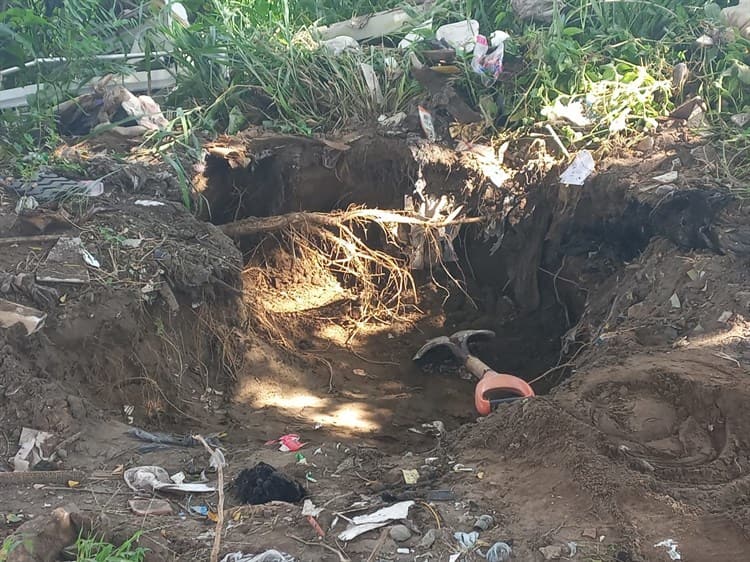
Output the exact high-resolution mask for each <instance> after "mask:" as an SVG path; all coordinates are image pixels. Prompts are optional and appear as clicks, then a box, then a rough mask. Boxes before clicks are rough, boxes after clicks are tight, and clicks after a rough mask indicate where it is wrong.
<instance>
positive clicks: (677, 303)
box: [669, 293, 682, 308]
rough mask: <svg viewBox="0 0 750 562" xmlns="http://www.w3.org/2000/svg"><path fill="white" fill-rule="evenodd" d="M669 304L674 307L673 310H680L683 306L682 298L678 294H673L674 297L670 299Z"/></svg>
mask: <svg viewBox="0 0 750 562" xmlns="http://www.w3.org/2000/svg"><path fill="white" fill-rule="evenodd" d="M669 304H671V305H672V308H680V307H681V306H682V304H681V303H680V297H678V296H677V293H672V296H671V297H669Z"/></svg>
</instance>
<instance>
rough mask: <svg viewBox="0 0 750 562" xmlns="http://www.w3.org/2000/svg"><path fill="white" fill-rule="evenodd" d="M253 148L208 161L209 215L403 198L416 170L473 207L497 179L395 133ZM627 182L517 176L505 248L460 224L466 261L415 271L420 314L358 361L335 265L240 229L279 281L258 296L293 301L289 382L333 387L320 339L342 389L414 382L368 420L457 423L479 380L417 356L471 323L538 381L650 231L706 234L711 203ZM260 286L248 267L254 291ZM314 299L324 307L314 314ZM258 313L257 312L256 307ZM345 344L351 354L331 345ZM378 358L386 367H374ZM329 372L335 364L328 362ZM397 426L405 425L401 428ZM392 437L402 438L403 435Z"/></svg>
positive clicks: (382, 389)
mask: <svg viewBox="0 0 750 562" xmlns="http://www.w3.org/2000/svg"><path fill="white" fill-rule="evenodd" d="M240 152H241V151H240ZM247 154H253V155H255V160H254V163H252V164H248V159H245V160H244V161H243V160H242V158H238V159H235V160H234V161H230V160H231V158H230V159H227V156H226V151H224V152H223V153H222V155H221V156H214V157H209V159H208V160H207V163H206V171H205V173H204V180H205V181H204V184H203V195H204V198H205V201H206V202H207V205H206V209H209V210H210V216H209V215H208V213H207V216H206V217H205V218H206V219H208V220H211V221H212V222H214V223H216V224H227V223H230V222H232V221H237V220H240V219H243V218H246V217H273V216H277V215H283V214H285V213H291V212H297V211H322V212H328V211H332V210H337V209H338V210H340V209H346V208H347V207H349V206H350V205H362V206H366V207H369V208H380V209H402V208H403V201H404V196H405V195H407V194H410V193H411V192H412V190H413V188H414V183H415V181H416V180H417V179H418V178H419V175H418V174H419V173H421V174H422V177H423V178H424V179H425V181H426V184H427V186H428V190H429V192H430V193H436V194H438V195H440V194H445V195H449V196H450V195H455V196H458V197H459V198H461V201H465V202H466V205H467V207H469V208H476V205H477V204H478V203H479V201H480V200H479V198H478V196H477V193H478V192H484V193H486V189H487V187H486V186H487V183H486V181H485V183H484V187H481V186H482V179H481V178H480V179H477V172H476V170H473V169H469V168H467V167H462V165H461V164H460V162H458V161H456V160H455V153H452V154H453V157H454V160H453V161H451V160H450V158H451V156H450V155H449V156H447V157H446V156H445V155H438V156H437V157H436V158H435V159H434V161H433V162H431V163H430V164H429V165H425V164H424V162H420V163H417V162H416V161H415V158H414V156H413V153H412V152H411V151H410V149H409V147H408V146H407V145H406V144H405V143H403V142H402V141H399V140H393V139H380V138H377V137H375V138H369V139H366V140H365V141H364V142H358V143H354V144H352V146H351V148H350V149H349V150H348V151H344V152H337V151H336V150H335V149H332V148H331V147H330V146H328V145H326V144H325V143H321V142H320V141H314V140H310V139H290V138H273V139H270V140H267V141H264V140H261V141H259V142H254V143H253V146H252V149H250V148H248V149H247ZM235 156H236V154H235ZM433 156H434V155H433ZM249 160H250V161H253V160H252V158H250V159H249ZM484 180H486V178H484ZM467 185H473V191H472V190H471V189H470V190H468V191H469V194H468V195H465V194H466V193H467V189H466V188H467ZM478 185H479V186H480V188H479V189H478V188H477V186H478ZM625 186H626V184H625V182H623V181H621V178H618V177H616V176H608V175H606V174H603V175H602V176H600V177H599V178H597V179H596V180H595V181H594V182H592V185H590V186H588V187H587V188H586V189H583V190H577V191H575V193H576V196H575V197H576V198H577V199H575V200H571V193H573V192H572V191H570V190H569V191H564V189H565V188H561V187H560V186H559V185H557V184H556V182H553V183H545V182H544V181H540V183H539V185H525V186H520V187H521V192H522V193H523V194H522V195H521V198H522V200H523V204H522V205H519V206H518V207H519V208H522V209H523V211H522V212H519V213H518V214H517V216H516V217H515V220H514V221H513V220H511V221H509V223H508V224H509V225H511V223H512V225H511V226H506V228H505V230H504V238H503V242H502V245H501V246H500V249H499V250H498V251H497V252H495V253H493V252H492V251H491V248H492V246H493V244H494V243H495V241H496V239H494V238H490V239H489V240H485V239H483V237H482V233H481V230H480V229H479V228H477V227H476V226H475V225H471V226H464V227H462V229H461V233H460V234H459V236H458V237H457V239H456V242H455V247H456V251H457V255H458V256H459V261H458V263H456V264H450V265H449V267H448V269H447V271H446V270H441V269H440V268H437V269H436V270H433V271H432V272H425V271H419V272H415V273H414V277H415V280H416V282H417V285H418V287H419V303H418V306H419V309H420V314H419V317H418V318H417V319H416V320H415V319H414V318H412V321H411V322H410V323H409V324H408V327H407V328H406V329H404V330H402V331H401V332H399V333H397V335H395V336H394V334H393V333H388V328H383V327H382V326H380V327H379V328H378V329H377V330H375V331H374V332H373V331H368V330H364V329H363V330H360V331H358V332H357V337H356V339H354V340H351V341H352V342H354V343H353V345H354V346H355V347H357V346H358V349H360V350H361V351H362V350H364V353H365V354H366V355H367V356H368V357H370V358H377V359H376V361H365V362H362V361H358V360H357V359H358V358H361V356H360V357H358V356H357V355H356V354H352V353H350V351H349V350H348V349H347V346H346V343H347V342H349V340H348V339H347V337H348V335H351V330H352V329H353V327H354V326H355V323H354V322H353V321H352V318H351V317H349V318H348V319H347V316H350V315H354V316H356V302H354V301H356V298H355V299H351V298H349V300H347V298H345V297H342V298H340V299H339V301H337V300H336V298H330V295H329V298H327V297H326V296H325V295H324V294H323V293H325V292H326V291H325V283H323V282H322V277H324V276H325V274H324V273H321V271H320V270H319V269H316V268H315V267H311V266H310V267H309V266H308V264H305V260H304V259H301V257H300V255H298V254H297V252H296V250H295V248H294V247H293V245H292V246H289V245H286V246H285V244H284V243H283V241H281V240H280V237H279V236H278V235H277V233H272V234H270V235H262V236H259V235H253V236H249V237H244V238H242V239H241V245H242V248H243V251H244V253H245V260H246V265H247V267H248V268H252V269H254V270H256V273H257V271H258V270H260V271H262V275H261V277H260V278H263V279H265V281H266V282H267V288H270V297H269V298H264V299H261V301H262V305H263V306H264V307H269V306H272V305H273V302H272V301H276V300H277V297H278V301H284V300H286V303H287V304H286V305H285V306H283V307H281V308H282V309H283V312H279V311H278V310H277V311H276V313H278V317H277V322H276V323H277V324H280V325H282V326H283V327H284V328H285V329H287V330H288V331H287V332H286V334H285V335H286V336H288V340H289V343H291V347H292V348H293V352H292V358H290V359H289V362H288V363H289V364H288V365H287V367H288V368H289V370H291V371H293V372H291V373H287V376H285V377H280V378H279V379H278V381H277V385H280V386H281V388H280V389H278V390H279V392H280V393H281V394H283V393H284V391H285V390H284V389H285V388H287V389H288V390H289V391H290V392H292V391H294V389H295V388H297V389H298V388H300V387H303V388H306V389H307V390H309V391H310V392H309V393H307V394H306V395H305V396H308V397H309V395H310V394H314V395H315V400H319V399H320V398H321V397H325V395H326V392H325V389H324V387H325V385H318V386H317V387H315V388H312V387H311V384H310V383H309V382H307V383H306V382H304V379H305V375H304V374H302V371H306V370H309V364H310V357H311V353H310V350H320V349H323V350H328V351H329V352H331V353H329V354H328V355H325V353H323V355H325V358H326V359H327V361H328V366H329V368H330V369H331V381H332V384H333V385H335V389H336V391H337V392H338V396H339V398H340V399H341V400H342V401H346V400H351V401H355V402H358V403H361V404H364V405H365V406H364V407H365V408H372V409H373V410H377V409H378V408H381V407H382V408H384V409H392V406H393V404H391V403H389V402H383V401H378V400H379V398H380V397H381V396H382V395H383V394H384V393H386V394H387V393H388V392H389V390H390V389H391V388H392V387H391V386H390V385H392V384H393V383H399V384H402V385H404V388H406V389H407V390H408V391H409V392H405V394H404V395H405V396H406V395H409V396H414V403H413V404H414V405H413V406H412V404H411V403H409V404H410V405H409V407H408V408H407V410H408V411H407V412H402V415H400V416H399V415H398V414H393V415H390V414H389V415H374V414H373V415H371V416H370V420H371V421H374V422H377V423H375V424H374V425H371V426H368V427H366V428H365V427H360V428H359V429H368V430H370V431H371V430H373V429H375V430H381V431H385V430H386V428H387V427H389V426H398V427H401V426H407V425H408V424H409V423H412V424H413V423H415V422H417V421H429V420H431V419H443V420H446V419H447V420H448V422H447V424H448V425H449V426H451V425H452V426H453V427H456V426H457V425H460V424H461V423H465V422H466V421H469V420H471V419H474V418H475V417H476V414H475V413H474V411H473V400H472V396H473V386H474V383H473V381H462V380H460V379H459V378H458V377H456V376H455V375H456V374H458V373H459V371H460V369H458V367H457V365H455V363H454V362H452V361H451V360H450V356H449V355H448V354H446V353H443V354H441V353H440V352H439V351H437V352H435V353H432V354H430V356H429V357H428V360H427V361H426V362H425V363H422V364H419V365H417V364H414V363H413V362H412V361H411V355H412V354H413V353H414V352H415V351H416V350H417V349H418V348H419V347H420V346H421V345H422V344H423V343H424V342H425V340H426V339H427V338H429V337H435V336H438V335H445V334H450V333H452V332H454V331H457V330H461V329H491V330H494V331H495V333H496V337H495V338H494V339H492V340H488V341H483V342H479V343H477V344H476V345H474V346H472V351H473V352H474V353H476V355H477V356H478V357H480V358H481V359H482V360H483V361H485V362H486V363H487V364H488V365H490V366H491V367H492V368H494V369H495V370H496V371H498V372H501V373H502V372H504V373H510V374H514V375H517V376H519V377H521V378H524V379H526V380H527V381H531V380H533V379H535V378H537V377H538V376H539V375H540V374H542V373H546V372H547V371H548V370H549V369H550V368H552V367H554V366H556V365H559V364H562V363H565V361H566V358H568V357H570V356H571V355H572V354H574V353H575V351H576V349H577V347H576V346H577V345H580V343H579V342H581V341H584V340H585V339H586V337H587V336H588V334H578V335H577V336H576V337H573V338H571V339H570V341H566V340H565V338H564V336H565V335H566V334H570V333H571V331H574V330H572V329H573V328H574V327H575V326H576V324H577V322H578V319H579V318H580V316H581V314H582V313H583V311H584V308H585V305H586V302H587V300H590V299H591V298H593V297H595V296H596V297H597V298H600V297H601V295H597V294H596V291H597V289H598V288H599V287H606V286H607V285H608V284H607V281H608V280H609V279H611V278H613V276H614V275H616V273H617V272H618V271H620V270H621V268H622V267H623V265H624V263H625V262H626V261H628V260H632V259H633V258H635V257H636V256H638V255H639V253H640V252H641V251H642V250H643V249H644V248H645V247H646V245H647V244H648V242H649V240H650V239H651V238H652V237H653V236H654V235H659V234H661V235H668V237H670V238H674V239H676V240H675V241H676V242H677V243H680V244H681V245H683V246H686V247H691V246H692V247H696V246H699V243H698V242H696V241H695V240H693V239H690V236H692V234H691V233H695V232H697V231H698V230H699V228H697V227H696V223H697V222H700V221H701V220H704V215H705V213H704V212H703V210H704V209H703V207H701V206H700V205H695V204H693V202H691V201H690V200H689V198H688V199H686V200H682V201H681V200H678V199H676V200H675V201H670V202H669V203H668V204H667V205H662V206H661V208H660V209H658V210H657V209H655V208H654V207H653V206H652V205H649V204H640V203H637V202H634V201H633V200H632V199H628V198H627V197H626V196H625V192H626V187H625ZM516 187H519V186H516ZM483 190H485V191H483ZM462 194H464V195H463V196H462ZM504 196H505V194H503V193H500V197H504ZM703 206H704V207H705V202H704V205H703ZM657 211H658V212H657ZM674 221H677V223H675V222H674ZM654 225H659V227H658V228H657V227H655V226H654ZM659 229H661V230H659ZM369 234H370V235H371V234H372V233H369ZM682 238H685V240H683V239H682ZM375 240H377V238H375V237H373V236H368V237H367V242H368V244H370V245H377V243H376V242H374V241H375ZM451 277H452V278H454V279H458V280H460V283H459V284H456V283H455V282H453V281H452V279H451ZM260 278H257V277H256V278H254V279H253V282H255V281H257V280H258V279H260ZM339 281H340V279H339ZM305 286H306V287H307V289H306V290H305V289H304V287H305ZM311 287H312V288H316V287H317V290H318V293H321V294H318V295H317V303H316V298H313V297H311V296H310V288H311ZM257 289H258V287H257V286H256V285H252V284H249V283H248V278H247V277H246V279H245V291H246V293H247V292H254V291H256V290H257ZM343 289H344V291H345V290H346V287H344V288H343ZM301 293H306V294H301ZM339 297H341V295H339ZM256 304H257V303H256ZM295 306H297V307H298V309H297V310H294V309H295ZM301 310H302V311H304V312H305V313H308V317H307V319H306V320H305V321H304V322H302V323H301V324H299V325H298V326H297V330H296V331H295V330H294V329H292V327H293V324H295V323H296V322H298V319H294V317H295V314H296V313H298V312H300V311H301ZM311 310H316V311H317V312H316V313H315V314H312V315H310V314H309V313H310V311H311ZM256 312H257V311H256ZM265 312H266V313H267V312H268V310H266V311H265ZM271 312H272V313H273V312H274V311H271ZM250 313H251V316H252V314H253V311H250ZM311 317H314V319H312V320H311ZM334 328H335V329H334ZM394 330H395V331H397V328H394ZM331 334H338V338H337V337H332V336H331ZM282 335H284V334H282ZM574 336H575V334H574ZM271 339H277V338H271ZM564 341H565V343H566V345H565V347H564V348H563V343H564ZM336 347H338V348H339V349H340V350H341V351H342V353H343V354H341V353H339V354H336V353H333V352H332V350H333V348H336ZM394 347H396V349H395V350H394ZM295 351H299V352H301V353H302V355H304V356H305V359H306V360H307V365H301V364H299V362H298V361H296V360H295V359H294V358H293V356H294V355H295ZM380 359H384V360H385V361H384V362H383V363H385V364H387V365H389V366H388V367H385V368H383V367H378V366H374V365H371V364H372V363H375V362H377V360H380ZM391 365H392V366H391ZM353 368H355V369H363V370H366V371H367V373H368V380H367V381H365V382H364V383H361V381H358V380H356V377H351V376H348V375H347V373H349V372H350V371H352V370H355V369H353ZM297 372H298V373H299V374H295V373H297ZM322 372H323V373H327V371H326V369H322ZM568 375H569V370H565V369H560V370H556V371H554V372H553V373H551V374H550V375H549V376H545V377H544V378H542V380H540V381H538V382H536V383H534V390H535V392H536V393H537V394H546V393H548V392H550V391H551V390H552V389H553V388H554V387H555V386H557V385H558V384H560V383H561V382H562V381H563V380H565V378H566V377H567V376H568ZM436 377H439V378H436ZM325 378H327V377H325ZM436 380H437V381H438V384H437V385H435V384H434V382H435V381H436ZM256 383H257V384H258V385H259V387H261V390H258V391H257V392H255V394H254V396H256V397H257V396H258V395H259V394H261V393H263V392H267V389H266V388H263V383H262V382H261V381H258V380H257V378H256ZM253 384H254V383H251V384H250V386H252V385H253ZM285 385H286V386H285ZM313 386H314V385H313ZM245 388H246V390H247V385H246V387H245ZM329 390H330V389H329ZM402 390H403V388H402ZM441 391H444V393H443V394H441ZM250 395H253V392H252V391H250ZM396 396H397V395H396ZM420 396H421V400H420ZM408 399H409V398H408V396H407V402H408ZM310 401H311V402H312V401H313V400H312V399H311V400H310ZM303 402H304V400H303ZM278 403H279V402H278V401H277V405H278ZM256 404H257V401H256ZM282 405H283V402H282ZM402 406H403V405H402ZM395 407H396V408H398V407H399V405H398V404H396V406H395ZM309 419H310V420H311V419H313V418H309ZM396 435H403V430H402V429H400V430H399V431H398V432H397V433H395V434H394V437H395V436H396ZM394 445H395V446H399V447H401V448H403V446H402V445H401V444H400V443H399V442H398V440H397V439H396V443H394Z"/></svg>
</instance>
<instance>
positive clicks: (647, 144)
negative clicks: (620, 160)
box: [635, 137, 656, 152]
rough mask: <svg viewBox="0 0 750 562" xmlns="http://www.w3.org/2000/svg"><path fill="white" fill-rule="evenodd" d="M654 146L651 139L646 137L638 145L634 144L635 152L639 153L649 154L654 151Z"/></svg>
mask: <svg viewBox="0 0 750 562" xmlns="http://www.w3.org/2000/svg"><path fill="white" fill-rule="evenodd" d="M654 144H656V143H655V141H654V138H653V137H646V138H645V139H643V140H642V141H640V142H639V143H638V144H636V145H635V148H636V150H640V151H641V152H651V151H652V150H653V149H654Z"/></svg>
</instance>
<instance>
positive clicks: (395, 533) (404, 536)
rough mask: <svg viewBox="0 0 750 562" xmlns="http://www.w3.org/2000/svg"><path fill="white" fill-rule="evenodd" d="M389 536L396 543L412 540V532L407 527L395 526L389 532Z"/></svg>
mask: <svg viewBox="0 0 750 562" xmlns="http://www.w3.org/2000/svg"><path fill="white" fill-rule="evenodd" d="M388 535H389V536H390V537H391V538H392V539H393V540H394V541H396V542H404V541H408V540H409V539H410V538H411V531H410V530H409V527H407V526H406V525H394V526H393V527H391V528H390V530H389V531H388Z"/></svg>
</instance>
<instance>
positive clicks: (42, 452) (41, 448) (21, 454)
mask: <svg viewBox="0 0 750 562" xmlns="http://www.w3.org/2000/svg"><path fill="white" fill-rule="evenodd" d="M53 438H54V435H52V434H51V433H48V432H46V431H39V430H38V429H31V428H30V427H24V428H22V429H21V436H20V437H19V438H18V447H19V449H18V452H17V453H16V455H15V456H14V457H13V460H12V463H13V470H14V471H15V472H26V471H28V470H31V469H32V468H34V467H35V466H36V465H37V464H38V463H39V462H41V461H48V460H49V457H50V455H51V454H52V450H51V448H50V446H49V444H48V443H47V442H48V441H50V440H52V439H53ZM48 449H50V450H48Z"/></svg>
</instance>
